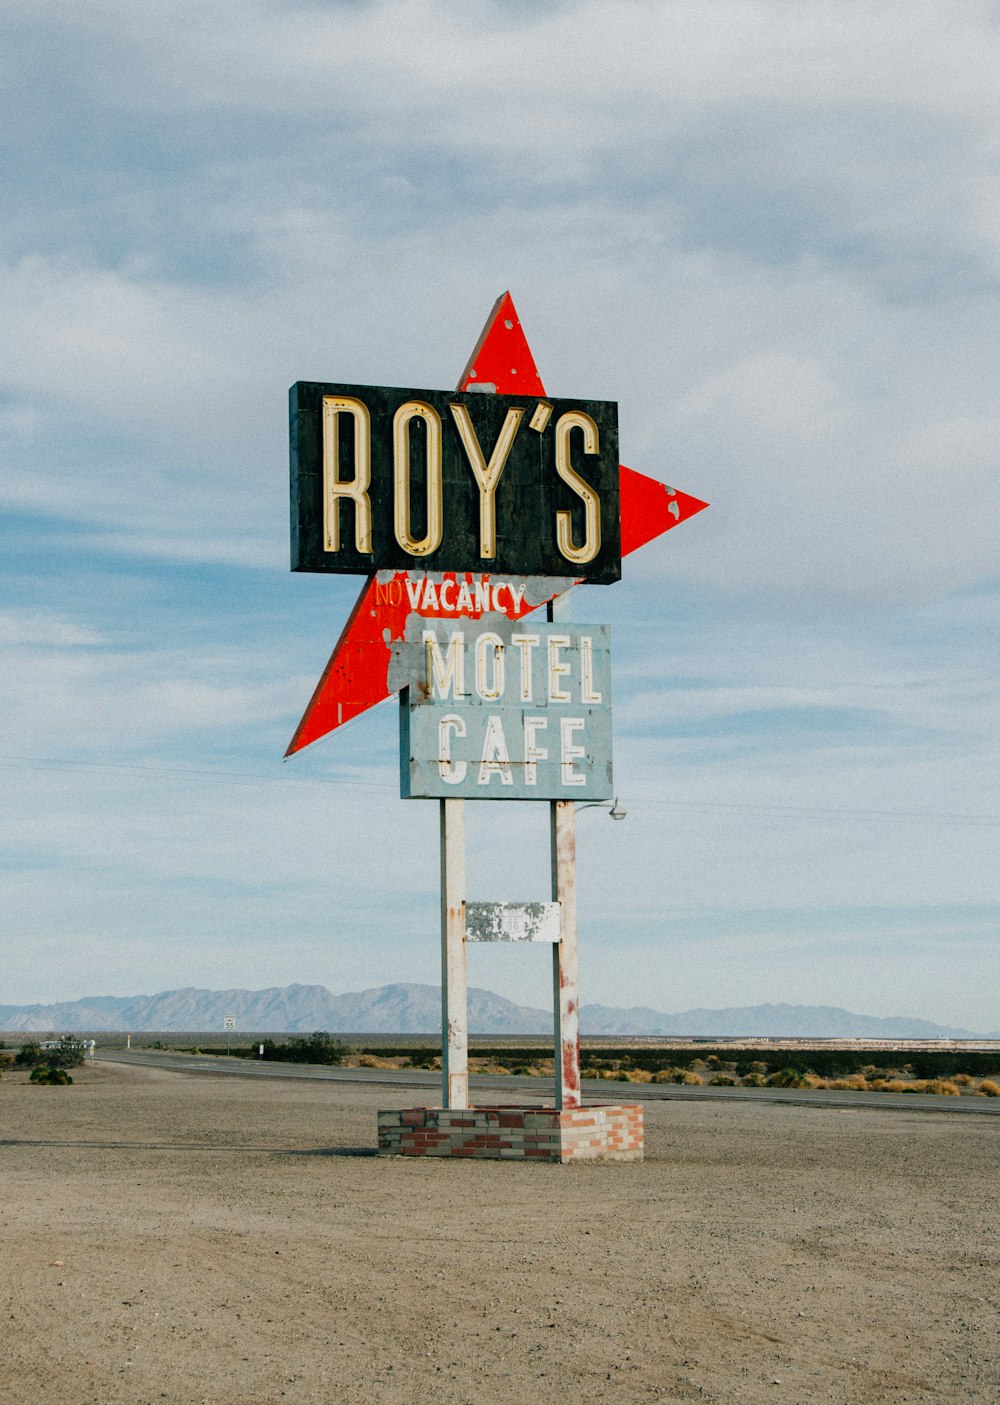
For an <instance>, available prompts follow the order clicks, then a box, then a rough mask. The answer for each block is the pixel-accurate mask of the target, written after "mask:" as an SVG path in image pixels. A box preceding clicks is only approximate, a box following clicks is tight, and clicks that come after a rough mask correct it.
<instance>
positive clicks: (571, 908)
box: [550, 800, 580, 1108]
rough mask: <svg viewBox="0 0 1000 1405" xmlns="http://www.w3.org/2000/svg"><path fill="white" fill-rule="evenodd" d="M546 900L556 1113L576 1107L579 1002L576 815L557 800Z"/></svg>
mask: <svg viewBox="0 0 1000 1405" xmlns="http://www.w3.org/2000/svg"><path fill="white" fill-rule="evenodd" d="M550 816H551V821H550V822H551V846H552V847H551V852H552V897H553V899H554V900H555V901H556V902H557V903H558V904H559V942H558V944H557V945H556V946H554V947H553V948H552V1009H553V1016H554V1021H553V1022H554V1026H555V1031H554V1032H555V1074H556V1088H555V1095H556V1107H559V1108H570V1107H579V1106H580V996H579V983H578V978H577V947H576V934H577V927H576V810H575V807H574V805H573V803H572V802H571V801H567V800H557V801H554V802H553V804H552V808H551V812H550Z"/></svg>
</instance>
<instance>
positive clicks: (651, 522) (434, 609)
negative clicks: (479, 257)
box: [285, 293, 708, 757]
mask: <svg viewBox="0 0 1000 1405" xmlns="http://www.w3.org/2000/svg"><path fill="white" fill-rule="evenodd" d="M472 387H477V388H478V393H479V395H480V397H481V402H486V401H489V400H492V399H494V398H496V394H499V395H500V397H501V399H505V400H506V401H508V402H510V404H516V405H518V406H520V405H524V407H525V411H526V415H527V414H528V411H529V410H530V409H531V407H532V406H537V405H538V403H539V401H545V402H546V403H548V404H551V405H553V406H557V405H559V404H560V403H567V404H568V403H569V402H559V401H556V400H552V399H550V398H548V397H546V394H545V387H544V385H543V384H542V380H541V377H540V376H539V374H538V370H537V368H536V366H535V362H534V358H533V357H532V354H531V350H530V348H529V346H528V343H527V340H526V338H525V335H524V331H523V329H522V327H521V323H520V319H519V318H518V315H517V311H516V309H515V307H514V303H513V300H512V299H511V296H510V294H509V293H504V294H503V295H502V296H501V297H500V298H498V299H497V302H496V304H495V305H494V307H493V310H492V312H491V313H490V316H489V318H488V319H487V322H486V326H485V327H484V328H483V332H482V335H481V336H480V338H479V341H478V343H477V344H476V347H475V349H474V351H473V353H472V356H471V357H470V359H469V363H468V365H467V366H466V368H465V370H464V372H463V373H462V377H461V380H460V381H459V393H458V394H457V395H452V396H449V397H447V398H448V402H449V403H451V402H452V401H454V402H455V403H456V404H457V403H459V401H460V399H461V397H462V395H463V394H464V393H465V392H468V391H469V390H470V389H471V388H472ZM355 388H356V389H359V387H355ZM483 392H486V393H485V394H483ZM407 393H409V392H407ZM414 394H417V393H416V392H414ZM404 403H405V402H404ZM573 403H575V404H580V403H585V402H573ZM586 403H598V402H586ZM397 408H398V407H397ZM508 408H509V406H508ZM473 409H474V411H475V412H478V405H476V406H474V407H473ZM448 413H449V415H450V411H449V412H448ZM533 416H534V410H531V414H530V416H529V417H528V425H527V430H526V428H525V424H524V422H523V421H522V422H521V424H520V427H519V430H518V435H519V437H520V436H521V435H526V436H527V437H526V440H525V442H530V439H531V438H534V439H536V440H539V442H540V436H539V435H538V432H537V430H536V431H534V432H533V433H532V432H531V431H530V420H531V418H532V417H533ZM348 418H349V419H350V420H352V421H353V416H349V417H348ZM411 425H413V435H412V437H411V445H410V448H411V457H412V455H413V454H414V453H415V451H416V446H417V444H418V443H419V442H420V441H419V435H420V433H421V432H423V431H421V429H420V426H419V423H415V422H411ZM341 427H343V430H344V434H343V441H342V443H341V438H340V430H341ZM294 432H295V431H294V429H293V433H294ZM545 432H546V433H548V434H551V432H552V426H551V417H550V422H549V425H548V427H547V429H546V431H545ZM313 433H314V435H315V433H316V429H315V421H314V428H313ZM352 433H353V424H352V423H349V422H348V419H345V420H343V424H341V421H340V420H339V419H338V454H337V461H338V464H340V463H341V461H342V459H344V458H347V462H344V463H342V466H341V468H340V470H339V471H340V473H341V475H342V477H343V478H344V480H345V481H346V482H351V481H352V477H353V475H354V468H353V458H348V457H347V449H348V446H349V445H350V444H351V443H352V442H353V441H351V438H350V436H351V434H352ZM477 433H478V431H477ZM579 438H580V435H579V434H578V433H576V432H573V433H571V434H570V442H571V449H572V452H573V453H576V447H575V445H576V441H577V440H578V439H579ZM484 439H485V440H486V443H485V444H484V443H483V442H482V441H481V443H480V447H481V448H483V449H484V452H485V453H487V455H489V437H488V435H485V434H484ZM493 448H494V451H495V449H496V443H495V441H494V442H493ZM296 452H297V451H296V449H294V448H293V457H294V455H295V453H296ZM462 452H463V453H464V452H465V450H464V448H463V450H462ZM311 453H312V463H313V469H314V472H313V483H312V487H311V489H310V492H311V493H312V498H311V501H312V504H313V506H312V509H311V511H312V522H311V525H310V526H309V528H308V531H311V532H312V533H313V534H314V545H315V534H317V533H319V532H321V531H322V527H321V526H320V525H319V524H320V521H321V512H322V501H321V500H320V501H317V497H316V494H317V492H318V491H320V490H319V489H318V484H319V482H320V470H319V465H320V463H321V456H320V449H319V446H318V445H317V444H314V446H313V449H312V450H311ZM331 462H332V456H331ZM576 463H577V466H578V467H579V466H580V461H579V460H576ZM488 466H489V457H488V458H487V468H488ZM418 469H419V463H418V464H417V465H416V467H415V468H414V478H413V479H412V483H413V484H414V485H415V484H417V482H418V481H419V480H418V478H417V472H418ZM464 471H465V472H466V474H467V476H468V479H469V482H475V480H474V476H473V474H472V470H471V468H468V469H465V470H464ZM506 473H507V469H506V468H505V469H504V472H503V474H502V475H501V477H500V479H499V480H498V488H497V491H499V486H500V485H501V484H502V483H503V481H504V477H505V476H506ZM424 486H425V491H426V484H425V485H424ZM565 487H566V485H565V484H564V485H563V488H565ZM297 491H298V490H295V489H293V528H292V531H293V543H294V542H295V539H296V537H295V534H296V532H297V531H299V532H300V536H301V531H300V529H299V528H297V527H296V525H295V522H296V519H297V513H298V508H297V506H296V503H297V497H296V492H297ZM303 491H304V490H303ZM476 491H477V493H478V492H479V490H478V487H477V488H476ZM560 491H562V489H560ZM466 492H468V487H466ZM618 494H619V497H618V502H619V533H620V553H621V555H622V556H627V555H629V554H630V553H631V552H633V551H636V550H638V548H639V547H641V546H644V545H645V544H646V543H647V542H650V541H652V540H654V538H656V537H658V536H661V535H662V534H663V533H664V532H668V531H670V530H671V529H672V528H674V527H676V526H677V525H678V524H679V523H681V522H685V521H686V520H687V519H688V518H689V517H693V516H694V514H695V513H697V512H701V511H702V510H703V509H704V508H705V507H707V505H708V504H707V503H705V502H702V501H701V499H700V498H695V497H692V496H691V495H690V494H688V493H684V492H681V491H680V490H679V489H676V488H671V487H668V486H667V485H666V484H664V483H660V482H657V480H656V479H653V478H649V477H647V475H646V474H643V473H638V472H636V470H634V469H631V468H628V467H626V465H625V464H620V465H619V466H618ZM345 496H346V495H345ZM573 496H574V495H573V493H572V492H570V494H569V498H570V502H571V505H570V507H569V508H568V509H567V508H562V509H561V510H563V511H567V510H568V511H569V512H570V515H571V523H570V525H571V526H572V527H573V531H574V532H576V533H577V535H576V536H574V537H573V541H574V543H576V544H577V545H579V544H580V543H581V542H582V541H583V540H584V538H583V536H582V535H580V532H581V531H582V527H583V526H585V521H584V522H581V521H580V512H581V507H580V505H579V502H577V503H576V504H574V503H573V502H572V499H573ZM411 503H412V504H413V506H414V509H415V510H417V509H419V505H420V493H419V491H415V492H414V493H411ZM481 505H482V496H481V495H480V500H479V503H478V504H477V511H478V509H479V508H480V507H481ZM556 510H557V511H558V510H560V509H558V508H557V509H556ZM394 511H395V509H394V508H393V512H394ZM468 511H471V509H468ZM338 512H339V516H338V523H339V524H340V525H341V530H342V533H344V534H346V533H349V532H350V531H351V530H352V529H353V525H354V520H355V519H354V517H353V516H352V513H353V512H354V507H353V505H352V502H351V501H350V500H349V499H348V500H347V501H346V503H345V502H341V503H340V506H339V509H338ZM574 512H575V513H576V519H573V513H574ZM373 520H374V519H373ZM497 520H498V524H499V521H500V518H499V509H498V519H497ZM394 521H395V518H394V517H393V522H394ZM472 521H473V526H474V530H476V531H478V530H479V528H478V527H477V526H476V525H475V524H476V522H477V521H478V518H476V517H475V515H474V516H473V518H472ZM601 522H602V540H605V538H604V536H603V531H604V519H603V518H602V519H601ZM414 524H415V526H414ZM550 525H551V524H550ZM373 530H374V528H373ZM393 530H394V529H393ZM410 532H411V535H413V533H414V532H416V533H425V532H426V527H425V526H424V519H417V518H416V517H413V518H411V524H410ZM307 534H308V533H307ZM498 534H499V526H498ZM356 545H357V543H356V540H355V549H356ZM396 545H397V546H398V542H397V543H396ZM550 545H551V538H550ZM557 545H558V543H557ZM297 550H298V548H297V547H296V546H294V545H293V566H294V565H295V553H296V551H297ZM358 555H359V556H363V557H365V558H366V559H367V560H368V565H367V566H365V565H362V566H361V567H360V568H359V569H362V570H367V571H369V572H370V574H369V577H368V580H367V581H366V583H365V585H364V586H363V588H362V590H361V593H360V595H359V596H358V600H357V602H356V604H355V606H354V608H353V610H352V611H351V614H350V617H349V618H348V620H347V623H346V624H345V626H344V629H343V631H342V633H341V635H340V638H339V639H338V641H337V644H336V647H335V648H334V650H333V653H332V654H331V656H330V659H329V661H328V663H327V665H326V668H325V669H324V670H323V673H322V676H321V677H320V680H319V682H318V683H317V685H316V688H315V690H314V691H313V695H312V697H311V698H310V700H309V703H308V705H307V707H306V709H305V712H304V713H303V715H302V718H301V720H300V721H299V724H298V726H297V727H296V729H295V734H294V736H293V737H292V740H291V742H290V743H289V745H288V749H287V751H286V752H285V755H286V757H287V756H293V755H295V754H296V753H297V752H299V751H302V750H304V749H305V748H306V747H308V746H312V745H313V743H315V742H317V741H319V740H321V739H322V738H323V737H325V736H328V735H329V733H330V732H333V731H335V730H336V729H337V728H338V727H341V726H343V725H344V724H345V723H347V722H350V721H352V720H353V719H354V718H355V717H357V716H359V715H360V714H361V713H363V712H364V711H366V710H367V709H368V708H371V707H374V706H375V705H376V704H377V703H380V702H383V701H384V700H385V699H386V698H388V697H390V696H391V695H392V693H393V692H394V691H395V688H394V687H392V686H390V683H389V669H390V664H391V660H392V649H393V646H394V645H395V644H397V643H399V642H400V641H402V640H403V639H404V637H405V633H406V627H407V621H408V620H409V619H410V617H411V616H413V615H414V614H416V615H419V616H420V617H422V618H427V619H448V618H454V617H456V616H463V617H468V618H473V619H475V618H478V617H480V616H481V615H482V614H484V613H486V612H487V611H493V612H496V611H502V612H503V613H504V614H505V615H506V616H507V617H508V618H509V619H518V618H521V617H522V616H523V615H525V614H528V613H529V612H530V611H532V610H535V609H537V608H538V607H539V606H541V605H544V604H546V603H547V602H548V601H550V600H552V599H553V597H554V596H556V595H558V594H560V593H562V592H565V591H566V590H569V589H570V588H571V587H572V586H573V585H575V584H577V583H578V582H579V581H581V580H583V579H586V578H587V577H586V576H585V575H584V572H583V570H582V569H580V568H577V567H574V566H566V567H562V566H559V567H558V568H557V569H556V570H555V571H554V572H552V573H549V574H546V575H537V576H528V577H525V578H523V580H518V579H517V578H516V573H514V572H510V573H509V574H505V573H503V572H502V571H501V570H500V569H499V565H498V559H497V558H491V559H489V561H488V562H487V563H486V565H485V566H484V569H482V570H470V569H466V570H458V571H447V570H445V571H433V570H429V569H428V563H427V561H426V559H424V560H419V561H417V560H416V559H415V560H414V562H413V563H411V564H410V566H409V568H408V569H399V570H394V569H391V568H389V569H378V568H377V567H376V563H375V561H374V559H373V557H374V553H372V556H371V557H368V555H367V553H358ZM512 578H513V579H512ZM449 581H453V582H455V586H454V588H452V587H451V586H450V585H449ZM462 584H465V585H466V586H468V592H467V593H465V592H463V591H462V590H461V586H462ZM521 584H523V585H524V594H523V595H515V593H514V589H516V588H517V586H519V585H521ZM487 587H489V588H490V590H491V591H492V592H493V593H492V595H491V597H490V599H489V600H488V601H485V600H484V592H485V591H486V588H487ZM509 587H514V589H511V588H509Z"/></svg>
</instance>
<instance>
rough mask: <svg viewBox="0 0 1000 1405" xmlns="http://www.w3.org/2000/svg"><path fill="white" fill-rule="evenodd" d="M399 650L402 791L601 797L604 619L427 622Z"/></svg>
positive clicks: (607, 661) (608, 781) (606, 789)
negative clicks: (600, 621) (599, 621)
mask: <svg viewBox="0 0 1000 1405" xmlns="http://www.w3.org/2000/svg"><path fill="white" fill-rule="evenodd" d="M410 633H411V637H410V639H409V641H408V642H407V643H405V644H404V645H402V646H401V648H399V650H398V651H397V659H398V662H397V663H395V664H394V668H393V675H394V679H395V680H396V681H399V682H401V683H402V680H403V679H404V678H405V680H406V681H405V686H404V688H403V691H402V693H401V694H400V751H399V761H400V792H401V795H402V796H403V798H404V799H413V798H423V799H427V798H437V799H448V798H453V797H461V798H463V799H466V800H607V799H610V798H611V796H612V794H613V789H612V769H611V658H610V644H609V630H608V626H607V625H578V624H572V625H570V624H542V623H540V622H534V621H532V622H531V623H530V624H528V623H511V622H510V621H509V620H507V619H505V618H504V617H503V616H500V615H487V616H484V617H483V618H482V619H481V620H479V621H477V622H472V621H466V622H463V623H462V624H460V625H443V624H441V623H440V622H430V621H424V622H422V623H421V625H419V626H418V625H414V626H413V628H412V629H411V632H410Z"/></svg>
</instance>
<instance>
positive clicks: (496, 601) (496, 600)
mask: <svg viewBox="0 0 1000 1405" xmlns="http://www.w3.org/2000/svg"><path fill="white" fill-rule="evenodd" d="M501 590H506V591H509V590H510V586H509V585H508V584H507V582H506V581H501V582H500V584H499V585H495V586H494V587H493V608H494V610H502V609H503V606H502V605H501V604H500V592H501Z"/></svg>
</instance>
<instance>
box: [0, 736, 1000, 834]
mask: <svg viewBox="0 0 1000 1405" xmlns="http://www.w3.org/2000/svg"><path fill="white" fill-rule="evenodd" d="M3 765H5V766H25V767H28V768H32V767H37V768H39V769H48V768H51V767H53V766H72V767H79V768H85V769H88V770H94V771H112V772H115V771H117V772H126V773H136V774H139V775H150V776H158V775H163V776H185V777H190V778H193V779H198V780H212V781H219V782H222V783H223V784H232V783H238V784H241V785H286V786H287V785H291V786H312V787H317V786H319V787H344V786H347V787H349V788H351V789H353V790H368V791H372V792H375V793H381V794H386V793H395V789H396V787H395V786H394V785H391V784H384V785H383V784H380V783H379V782H377V781H370V780H349V779H346V778H343V777H339V776H293V775H290V774H289V773H288V772H287V771H286V770H284V768H283V767H282V768H281V769H279V770H276V771H275V772H274V774H271V773H262V772H258V773H254V772H247V771H223V770H213V769H208V768H205V767H194V766H157V765H151V764H149V763H148V762H129V761H104V760H102V761H81V760H74V759H70V758H68V757H58V756H15V755H11V754H4V753H0V766H3ZM622 799H623V802H624V803H625V804H626V805H627V807H628V808H629V809H633V810H634V809H643V810H649V809H653V810H666V809H674V810H706V811H709V812H711V811H733V812H735V813H744V814H763V815H793V816H801V817H804V818H808V819H885V820H903V821H913V822H915V823H924V824H928V823H930V824H944V825H948V824H956V825H974V826H975V825H980V826H985V827H991V826H995V825H998V824H1000V815H989V814H979V815H977V814H968V813H960V812H955V811H945V810H885V809H877V810H876V809H864V808H862V807H860V806H850V807H840V806H834V805H788V804H780V803H778V804H768V803H766V802H753V801H735V800H683V799H675V798H672V797H668V796H658V797H657V798H656V799H651V798H649V797H643V796H638V797H628V796H623V797H622Z"/></svg>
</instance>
